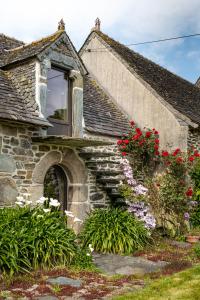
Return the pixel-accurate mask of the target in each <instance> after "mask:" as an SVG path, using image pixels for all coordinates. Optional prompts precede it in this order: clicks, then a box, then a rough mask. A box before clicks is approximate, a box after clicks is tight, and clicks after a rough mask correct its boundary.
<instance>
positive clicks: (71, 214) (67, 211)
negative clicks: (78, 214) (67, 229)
mask: <svg viewBox="0 0 200 300" xmlns="http://www.w3.org/2000/svg"><path fill="white" fill-rule="evenodd" d="M65 214H66V216H68V217H71V218H74V215H73V213H72V212H71V211H69V210H65Z"/></svg>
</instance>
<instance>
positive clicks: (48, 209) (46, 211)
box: [43, 208, 51, 213]
mask: <svg viewBox="0 0 200 300" xmlns="http://www.w3.org/2000/svg"><path fill="white" fill-rule="evenodd" d="M43 211H44V212H45V213H48V212H50V211H51V209H50V208H43Z"/></svg>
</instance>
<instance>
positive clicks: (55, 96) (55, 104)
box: [46, 68, 72, 136]
mask: <svg viewBox="0 0 200 300" xmlns="http://www.w3.org/2000/svg"><path fill="white" fill-rule="evenodd" d="M71 115H72V112H71V92H70V80H69V78H68V74H67V72H65V71H63V70H61V69H57V68H52V69H50V70H49V71H48V76H47V104H46V118H48V120H49V121H50V123H52V125H53V126H54V128H50V129H49V131H48V133H49V134H56V135H68V136H71V127H72V126H71V122H72V116H71Z"/></svg>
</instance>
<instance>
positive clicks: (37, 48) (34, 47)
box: [0, 30, 64, 67]
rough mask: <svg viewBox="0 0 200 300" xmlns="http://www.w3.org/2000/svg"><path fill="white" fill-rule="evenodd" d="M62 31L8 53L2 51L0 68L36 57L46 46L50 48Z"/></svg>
mask: <svg viewBox="0 0 200 300" xmlns="http://www.w3.org/2000/svg"><path fill="white" fill-rule="evenodd" d="M63 32H64V31H62V30H59V31H56V33H54V34H52V35H50V36H48V37H45V38H42V39H40V40H38V41H35V42H32V43H30V44H26V45H22V46H19V47H17V48H14V49H10V50H8V51H6V52H5V51H3V52H2V53H0V67H3V66H6V65H10V64H12V63H16V62H18V61H22V60H25V59H27V58H31V57H34V56H36V55H38V54H39V53H40V52H42V51H43V50H45V49H46V48H47V47H48V46H50V45H51V44H52V43H53V42H55V41H56V39H57V38H59V37H60V36H61V35H62V34H63Z"/></svg>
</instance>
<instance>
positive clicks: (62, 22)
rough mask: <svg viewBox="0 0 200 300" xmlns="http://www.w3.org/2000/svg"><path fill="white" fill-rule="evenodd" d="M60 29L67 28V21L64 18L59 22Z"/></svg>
mask: <svg viewBox="0 0 200 300" xmlns="http://www.w3.org/2000/svg"><path fill="white" fill-rule="evenodd" d="M58 30H65V22H64V21H63V19H61V20H60V22H59V23H58Z"/></svg>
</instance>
